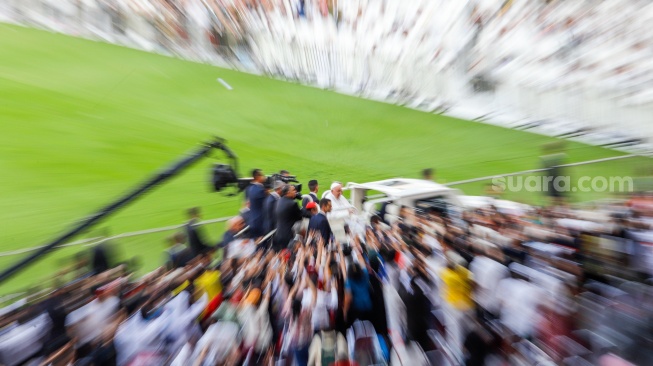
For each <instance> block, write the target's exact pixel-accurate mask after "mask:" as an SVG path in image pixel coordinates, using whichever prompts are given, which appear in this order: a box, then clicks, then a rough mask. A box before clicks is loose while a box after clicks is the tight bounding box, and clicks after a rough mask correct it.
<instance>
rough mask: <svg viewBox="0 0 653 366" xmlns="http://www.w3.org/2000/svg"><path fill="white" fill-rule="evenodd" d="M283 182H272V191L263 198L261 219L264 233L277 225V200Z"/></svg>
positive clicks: (279, 196)
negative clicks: (263, 222) (263, 224)
mask: <svg viewBox="0 0 653 366" xmlns="http://www.w3.org/2000/svg"><path fill="white" fill-rule="evenodd" d="M284 185H285V184H284V183H283V182H281V181H276V182H274V191H272V193H270V195H269V196H267V197H266V198H265V202H264V204H263V210H264V211H263V214H264V216H263V219H264V221H265V233H266V234H267V233H269V232H270V231H272V230H274V228H275V227H277V212H276V211H277V202H279V198H281V189H282V188H283V186H284Z"/></svg>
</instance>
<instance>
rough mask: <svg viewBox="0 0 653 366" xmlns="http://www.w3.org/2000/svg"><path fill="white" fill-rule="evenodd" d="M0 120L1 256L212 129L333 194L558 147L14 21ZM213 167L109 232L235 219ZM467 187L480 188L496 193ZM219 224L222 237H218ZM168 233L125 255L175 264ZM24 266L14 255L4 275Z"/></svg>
mask: <svg viewBox="0 0 653 366" xmlns="http://www.w3.org/2000/svg"><path fill="white" fill-rule="evenodd" d="M218 77H219V78H222V79H224V80H226V81H227V82H228V83H229V84H231V85H232V86H233V87H234V90H231V91H229V90H227V89H225V88H224V87H223V86H222V85H221V84H219V83H218V82H216V79H217V78H218ZM0 121H1V122H0V149H1V153H0V171H1V172H2V179H1V180H0V192H1V194H0V207H2V209H1V210H0V225H1V226H0V251H7V250H13V249H17V248H25V247H32V246H36V245H40V244H42V243H44V242H45V241H47V240H48V239H51V238H53V236H54V235H56V234H58V233H61V232H63V231H64V230H65V229H67V228H69V227H71V225H73V224H74V223H75V221H76V220H79V219H80V218H82V217H84V216H85V215H88V214H89V213H91V212H93V211H94V209H96V208H98V207H100V206H102V205H104V204H105V203H107V202H109V201H111V200H112V199H113V198H114V197H116V195H118V194H120V193H123V192H125V191H126V190H127V189H129V188H130V187H132V186H133V185H134V184H136V183H138V182H141V181H142V180H143V179H144V178H145V177H146V176H147V175H148V174H150V173H152V172H153V171H155V170H157V169H158V168H159V167H161V166H163V165H166V164H168V163H170V162H172V161H174V160H175V159H177V158H179V157H180V155H182V154H184V153H185V152H187V151H189V150H191V149H193V148H194V147H195V146H196V144H197V143H198V141H200V140H207V139H208V138H210V137H211V136H212V135H219V136H222V137H224V138H226V139H227V140H228V142H229V146H230V147H231V148H232V149H233V150H234V151H235V152H236V153H237V154H238V155H239V157H240V164H241V173H242V174H246V172H247V171H248V170H250V169H251V168H252V167H261V168H262V169H264V170H265V171H266V172H272V171H275V170H279V169H288V170H290V171H291V172H292V173H293V174H297V175H298V176H299V177H300V179H301V180H302V181H304V182H306V181H307V180H308V179H312V178H317V179H319V180H320V182H321V183H322V188H326V187H327V186H328V183H329V182H330V181H331V180H334V179H337V180H341V181H345V182H346V181H366V180H376V179H381V178H389V177H393V176H405V177H417V176H418V172H419V170H420V169H422V168H425V167H434V168H437V176H438V179H440V180H442V181H448V182H451V181H455V180H460V179H465V178H472V177H478V176H485V175H491V174H498V173H505V172H512V171H520V170H524V169H532V168H534V167H536V166H537V164H538V156H539V155H540V146H541V145H542V144H543V143H546V142H548V141H551V140H552V139H551V138H548V137H543V136H539V135H535V134H530V133H525V132H520V131H513V130H507V129H502V128H498V127H493V126H489V125H484V124H479V123H473V122H468V121H462V120H457V119H453V118H448V117H443V116H439V115H434V114H428V113H422V112H418V111H414V110H410V109H406V108H402V107H398V106H393V105H388V104H383V103H377V102H373V101H367V100H363V99H359V98H354V97H349V96H344V95H340V94H337V93H333V92H328V91H323V90H318V89H315V88H310V87H304V86H300V85H297V84H292V83H287V82H282V81H276V80H271V79H266V78H263V77H258V76H253V75H248V74H243V73H238V72H235V71H230V70H224V69H219V68H215V67H211V66H207V65H200V64H194V63H190V62H185V61H181V60H177V59H172V58H167V57H163V56H158V55H153V54H148V53H145V52H139V51H135V50H131V49H126V48H121V47H116V46H112V45H107V44H103V43H95V42H90V41H86V40H80V39H75V38H71V37H67V36H62V35H58V34H51V33H47V32H43V31H37V30H30V29H23V28H18V27H13V26H7V25H0ZM568 148H569V150H568V153H569V161H583V160H589V159H596V158H602V157H608V156H613V155H618V153H617V152H614V151H610V150H607V149H602V148H597V147H590V146H587V145H582V144H578V143H570V144H568ZM216 155H217V156H218V157H220V158H222V156H221V155H220V154H216ZM210 162H211V160H205V161H203V162H201V163H200V164H198V165H197V166H195V167H194V168H193V169H191V170H189V171H188V172H187V173H186V174H184V175H182V176H180V177H178V178H176V179H174V180H173V181H172V182H170V183H169V184H167V185H165V186H162V187H160V188H159V189H158V190H156V191H155V192H152V193H151V194H149V195H148V196H146V197H145V198H144V199H142V200H140V201H138V202H137V203H136V204H134V205H132V206H130V207H129V208H127V209H125V210H123V211H121V212H120V213H119V214H117V215H116V216H114V217H113V218H111V219H110V220H109V221H107V222H106V223H105V224H103V225H101V228H109V230H110V231H111V232H112V233H121V232H127V231H134V230H140V229H147V228H154V227H160V226H166V225H174V224H178V223H181V222H183V220H184V219H185V218H184V214H183V212H184V210H185V209H186V208H188V207H191V206H201V207H202V209H203V211H204V216H205V217H207V218H210V217H222V216H226V215H231V214H234V213H235V212H236V211H237V209H238V207H239V206H240V204H241V203H242V202H241V200H242V198H239V197H226V196H224V195H221V194H215V193H209V191H208V184H207V177H208V168H209V163H210ZM644 163H648V162H647V161H645V160H643V159H639V160H637V159H636V160H630V159H629V162H628V163H625V162H612V163H605V164H603V165H602V166H601V168H596V167H587V168H582V169H578V170H579V173H578V174H580V173H582V172H583V171H588V172H590V173H592V174H600V173H602V172H603V171H609V172H617V173H618V172H622V174H626V173H623V172H626V171H627V173H632V171H633V170H634V169H635V168H636V167H637V166H639V165H641V164H644ZM597 169H600V170H598V171H597ZM465 187H466V190H467V191H468V192H469V193H475V194H478V193H479V192H481V191H482V189H483V187H482V185H481V184H470V185H466V186H465ZM516 198H520V199H523V200H527V201H531V202H537V201H538V200H539V199H540V198H539V197H535V196H533V195H517V196H516ZM582 198H583V196H577V197H576V198H575V199H582ZM586 198H594V197H593V196H587V197H586ZM219 228H220V226H219V225H218V226H216V228H215V229H214V230H211V232H210V235H211V237H212V238H213V239H217V238H218V237H219V231H220V229H219ZM98 230H99V229H98ZM98 230H95V231H92V232H90V233H88V234H87V235H86V236H87V237H93V236H96V235H97V234H98V232H99V231H98ZM164 236H165V235H162V234H157V235H151V236H146V237H141V238H136V239H129V240H123V241H121V242H120V243H119V244H121V248H122V251H123V253H124V255H125V256H133V255H139V256H141V258H142V262H143V265H144V268H152V267H154V266H155V265H157V264H159V263H160V262H161V248H162V246H163V243H162V240H163V237H164ZM77 249H78V248H77V247H76V248H72V249H66V250H63V251H61V252H57V253H55V254H52V255H50V256H49V257H48V258H46V259H45V260H42V261H40V262H39V263H38V264H37V265H34V266H32V267H30V268H29V270H27V271H24V272H22V273H21V274H19V275H18V276H16V277H14V279H13V280H12V281H10V282H7V283H5V284H1V285H0V294H4V293H9V292H12V291H15V290H16V289H19V288H24V287H26V286H28V285H33V284H38V283H40V282H41V280H42V279H44V278H48V277H51V274H52V273H53V269H54V268H56V266H58V265H59V264H60V263H61V261H62V258H66V257H69V256H70V255H72V253H73V252H74V251H75V250H77ZM19 258H20V256H9V257H1V258H0V268H5V267H6V266H7V265H8V264H9V263H11V262H13V261H16V260H17V259H19Z"/></svg>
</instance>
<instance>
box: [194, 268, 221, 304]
mask: <svg viewBox="0 0 653 366" xmlns="http://www.w3.org/2000/svg"><path fill="white" fill-rule="evenodd" d="M195 288H196V289H197V290H201V291H204V292H206V294H207V295H209V300H210V299H212V298H214V297H215V296H216V295H218V294H219V293H221V292H222V283H221V282H220V271H217V270H213V271H206V272H204V273H202V274H201V275H200V276H199V277H197V279H196V280H195Z"/></svg>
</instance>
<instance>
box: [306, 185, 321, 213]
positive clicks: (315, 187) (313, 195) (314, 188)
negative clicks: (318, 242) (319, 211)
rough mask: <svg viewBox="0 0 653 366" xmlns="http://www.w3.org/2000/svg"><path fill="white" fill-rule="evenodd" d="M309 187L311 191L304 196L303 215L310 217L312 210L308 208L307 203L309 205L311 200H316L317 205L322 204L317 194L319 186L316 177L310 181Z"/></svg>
mask: <svg viewBox="0 0 653 366" xmlns="http://www.w3.org/2000/svg"><path fill="white" fill-rule="evenodd" d="M308 189H309V190H310V192H309V193H308V194H306V195H304V197H302V216H303V217H305V218H307V219H310V218H311V212H310V210H308V209H306V205H308V203H309V202H315V204H316V205H319V204H320V199H319V198H318V196H317V190H318V189H319V186H318V184H317V181H316V180H315V179H313V180H309V181H308Z"/></svg>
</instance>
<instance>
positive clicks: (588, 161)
mask: <svg viewBox="0 0 653 366" xmlns="http://www.w3.org/2000/svg"><path fill="white" fill-rule="evenodd" d="M634 157H647V156H644V155H637V154H629V155H621V156H613V157H611V158H603V159H596V160H587V161H581V162H578V163H570V164H563V165H560V166H561V167H570V166H579V165H588V164H594V163H601V162H604V161H611V160H620V159H627V158H634ZM545 170H547V169H545V168H540V169H531V170H522V171H520V172H514V173H506V174H495V175H488V176H486V177H479V178H472V179H465V180H459V181H457V182H451V183H444V185H445V186H455V185H459V184H465V183H474V182H480V181H484V180H488V179H492V178H497V177H510V176H514V175H522V174H528V173H538V172H543V171H545Z"/></svg>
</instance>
